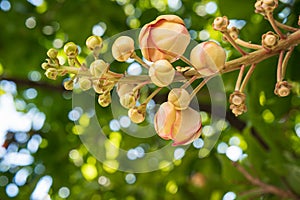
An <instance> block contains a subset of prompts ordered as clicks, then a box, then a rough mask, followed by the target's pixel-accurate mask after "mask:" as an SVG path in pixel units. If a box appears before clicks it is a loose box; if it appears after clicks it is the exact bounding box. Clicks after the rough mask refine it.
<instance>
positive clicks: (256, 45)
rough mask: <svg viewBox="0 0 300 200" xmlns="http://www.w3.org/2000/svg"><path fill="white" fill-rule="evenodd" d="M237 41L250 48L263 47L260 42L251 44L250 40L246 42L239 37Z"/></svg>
mask: <svg viewBox="0 0 300 200" xmlns="http://www.w3.org/2000/svg"><path fill="white" fill-rule="evenodd" d="M235 42H236V43H237V44H238V45H241V46H243V47H247V48H249V49H261V48H262V46H261V45H258V44H251V43H250V42H246V41H244V40H241V39H239V38H237V39H236V40H235Z"/></svg>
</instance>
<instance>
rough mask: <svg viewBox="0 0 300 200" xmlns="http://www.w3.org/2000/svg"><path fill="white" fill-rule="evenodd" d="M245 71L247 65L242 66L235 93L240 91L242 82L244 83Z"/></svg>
mask: <svg viewBox="0 0 300 200" xmlns="http://www.w3.org/2000/svg"><path fill="white" fill-rule="evenodd" d="M244 71H245V65H242V66H241V69H240V73H239V75H238V78H237V80H236V84H235V91H238V90H239V89H240V86H241V82H242V79H243V75H244Z"/></svg>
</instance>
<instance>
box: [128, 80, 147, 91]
mask: <svg viewBox="0 0 300 200" xmlns="http://www.w3.org/2000/svg"><path fill="white" fill-rule="evenodd" d="M149 83H150V81H144V82H142V83H140V84H138V85H137V86H135V87H134V88H133V89H132V91H133V93H135V91H137V90H139V89H141V88H142V87H144V86H145V85H147V84H149Z"/></svg>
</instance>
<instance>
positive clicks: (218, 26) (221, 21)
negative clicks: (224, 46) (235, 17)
mask: <svg viewBox="0 0 300 200" xmlns="http://www.w3.org/2000/svg"><path fill="white" fill-rule="evenodd" d="M228 25H229V20H228V18H227V17H226V16H223V17H217V18H216V19H215V20H214V22H213V28H214V29H215V30H216V31H221V32H223V31H226V30H227V26H228Z"/></svg>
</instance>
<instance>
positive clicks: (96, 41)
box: [85, 35, 102, 51]
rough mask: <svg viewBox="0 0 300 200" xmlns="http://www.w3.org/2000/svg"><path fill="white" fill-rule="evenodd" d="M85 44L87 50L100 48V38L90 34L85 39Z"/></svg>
mask: <svg viewBox="0 0 300 200" xmlns="http://www.w3.org/2000/svg"><path fill="white" fill-rule="evenodd" d="M85 45H86V46H87V48H89V50H91V51H93V50H94V49H100V48H101V47H102V38H101V37H100V36H96V35H92V36H90V37H88V39H86V41H85Z"/></svg>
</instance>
